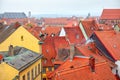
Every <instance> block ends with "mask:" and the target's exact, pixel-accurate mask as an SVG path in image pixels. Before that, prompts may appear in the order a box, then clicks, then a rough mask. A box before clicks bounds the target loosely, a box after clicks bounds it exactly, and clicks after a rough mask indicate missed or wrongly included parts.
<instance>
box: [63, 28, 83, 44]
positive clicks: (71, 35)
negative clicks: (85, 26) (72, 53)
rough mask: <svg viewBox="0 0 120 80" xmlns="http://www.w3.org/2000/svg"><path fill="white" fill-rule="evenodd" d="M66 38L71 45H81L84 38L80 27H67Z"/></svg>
mask: <svg viewBox="0 0 120 80" xmlns="http://www.w3.org/2000/svg"><path fill="white" fill-rule="evenodd" d="M64 29H65V32H66V37H67V38H68V39H69V41H70V43H76V44H77V43H81V41H82V40H83V39H84V36H83V34H82V32H81V30H80V28H79V27H78V26H76V27H65V28H64Z"/></svg>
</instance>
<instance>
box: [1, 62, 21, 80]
mask: <svg viewBox="0 0 120 80" xmlns="http://www.w3.org/2000/svg"><path fill="white" fill-rule="evenodd" d="M18 73H19V71H17V70H16V69H15V68H13V67H11V66H9V65H8V64H6V63H4V62H3V63H1V64H0V80H12V79H13V78H15V76H16V75H18Z"/></svg>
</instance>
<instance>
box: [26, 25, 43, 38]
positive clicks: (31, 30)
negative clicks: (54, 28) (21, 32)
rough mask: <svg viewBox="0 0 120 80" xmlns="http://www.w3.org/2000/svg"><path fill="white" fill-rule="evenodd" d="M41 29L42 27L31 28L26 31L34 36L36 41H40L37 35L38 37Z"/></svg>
mask: <svg viewBox="0 0 120 80" xmlns="http://www.w3.org/2000/svg"><path fill="white" fill-rule="evenodd" d="M41 29H42V27H37V26H36V27H33V28H30V29H28V31H29V32H30V33H31V34H32V35H34V36H35V37H36V38H37V39H40V37H39V35H40V32H41Z"/></svg>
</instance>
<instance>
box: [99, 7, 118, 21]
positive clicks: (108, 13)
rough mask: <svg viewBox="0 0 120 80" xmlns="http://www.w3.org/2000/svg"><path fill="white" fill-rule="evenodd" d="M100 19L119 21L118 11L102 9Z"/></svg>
mask: <svg viewBox="0 0 120 80" xmlns="http://www.w3.org/2000/svg"><path fill="white" fill-rule="evenodd" d="M100 19H106V20H107V19H114V20H116V19H120V9H104V10H103V12H102V15H101V17H100Z"/></svg>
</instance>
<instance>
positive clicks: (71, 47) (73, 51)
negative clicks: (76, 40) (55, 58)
mask: <svg viewBox="0 0 120 80" xmlns="http://www.w3.org/2000/svg"><path fill="white" fill-rule="evenodd" d="M74 54H75V47H74V44H70V61H72V60H73V57H74Z"/></svg>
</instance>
